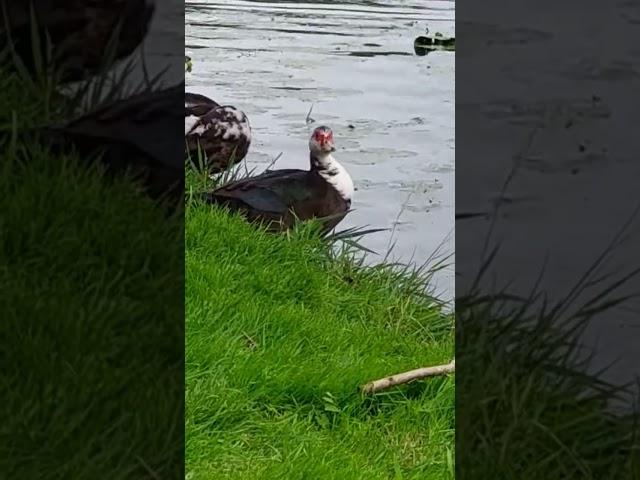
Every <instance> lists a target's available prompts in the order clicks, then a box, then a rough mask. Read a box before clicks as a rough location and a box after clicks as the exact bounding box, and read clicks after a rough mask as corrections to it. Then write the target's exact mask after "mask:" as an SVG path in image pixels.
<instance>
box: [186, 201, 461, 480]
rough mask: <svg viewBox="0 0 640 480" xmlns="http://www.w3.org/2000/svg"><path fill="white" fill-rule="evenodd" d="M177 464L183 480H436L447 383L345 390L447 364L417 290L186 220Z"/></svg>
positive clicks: (427, 302)
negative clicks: (373, 392) (182, 453)
mask: <svg viewBox="0 0 640 480" xmlns="http://www.w3.org/2000/svg"><path fill="white" fill-rule="evenodd" d="M185 228H186V235H185V239H186V240H185V241H186V246H185V250H186V253H185V255H186V265H185V267H186V275H187V281H186V383H187V395H186V399H187V406H186V408H187V410H186V437H187V440H186V464H187V468H186V471H187V478H188V479H192V480H196V479H220V478H229V479H242V478H246V479H275V478H286V479H296V478H300V479H302V478H318V479H356V478H357V479H365V478H366V479H388V478H403V479H407V478H415V479H418V478H420V479H449V478H453V476H454V475H453V470H454V396H455V394H454V380H453V378H433V379H430V380H427V381H423V382H418V383H415V384H412V385H409V386H405V387H404V388H399V389H396V390H395V391H390V392H386V393H381V394H378V395H377V396H375V397H368V398H363V397H362V396H361V395H360V393H359V392H358V386H359V385H361V384H363V383H365V382H367V381H369V380H372V379H375V378H379V377H382V376H385V375H389V374H393V373H397V372H400V371H403V370H409V369H413V368H417V367H419V366H428V365H432V364H439V363H445V362H447V361H449V360H450V359H451V357H452V356H453V317H452V316H447V315H445V314H443V313H442V312H441V310H440V308H439V307H438V306H437V305H436V304H435V303H434V302H433V301H432V299H430V298H429V297H428V296H426V295H425V294H424V288H425V285H424V278H421V277H420V276H418V275H414V276H412V275H410V274H409V273H408V272H405V273H401V272H399V271H397V270H394V269H392V268H391V267H373V268H365V267H361V266H358V265H356V263H354V261H353V259H350V258H349V257H348V255H346V254H344V255H337V256H334V255H332V254H330V251H329V249H328V248H327V245H326V244H325V243H323V242H322V241H321V240H320V239H319V238H318V236H317V235H316V234H315V233H314V231H313V227H312V226H306V227H304V228H301V229H299V230H297V231H295V232H294V233H293V234H292V235H290V236H288V237H287V236H274V235H269V234H266V233H263V232H261V231H259V230H256V229H254V228H253V227H251V226H249V225H247V224H246V223H245V222H243V221H242V220H241V219H239V218H238V217H236V216H233V215H229V214H228V213H227V212H225V211H223V210H220V209H217V208H214V207H209V206H204V205H198V204H192V205H189V206H188V207H187V212H186V223H185Z"/></svg>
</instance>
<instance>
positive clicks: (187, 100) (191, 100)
mask: <svg viewBox="0 0 640 480" xmlns="http://www.w3.org/2000/svg"><path fill="white" fill-rule="evenodd" d="M184 106H185V108H192V107H198V106H201V107H207V106H208V107H209V110H211V109H212V108H215V107H219V106H220V104H219V103H217V102H215V101H214V100H212V99H210V98H209V97H207V96H205V95H201V94H199V93H190V92H184Z"/></svg>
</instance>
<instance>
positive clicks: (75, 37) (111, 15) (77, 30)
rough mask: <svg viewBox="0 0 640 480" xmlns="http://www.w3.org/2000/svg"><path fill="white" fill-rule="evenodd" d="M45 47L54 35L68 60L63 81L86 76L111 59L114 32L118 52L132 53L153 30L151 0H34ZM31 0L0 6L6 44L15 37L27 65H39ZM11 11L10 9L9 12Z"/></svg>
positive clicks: (56, 57)
mask: <svg viewBox="0 0 640 480" xmlns="http://www.w3.org/2000/svg"><path fill="white" fill-rule="evenodd" d="M32 2H33V7H34V9H33V11H34V12H35V17H36V21H37V26H38V29H37V31H38V34H39V35H38V36H39V39H40V45H39V46H38V48H40V51H41V52H45V51H46V46H47V44H46V39H47V35H48V37H49V39H50V40H51V48H52V56H53V61H54V63H55V64H56V65H58V66H62V68H63V71H62V74H63V75H62V78H61V79H59V80H60V81H64V82H74V81H79V80H84V79H87V78H89V77H91V76H92V75H94V74H96V73H98V72H99V71H100V69H101V68H103V67H109V66H110V65H105V60H107V59H105V54H106V52H107V50H108V48H107V46H108V45H109V43H110V42H111V41H112V37H114V36H115V37H117V38H116V39H115V40H116V41H115V42H114V43H112V45H114V47H115V51H114V52H113V53H114V57H115V58H112V59H109V60H111V61H115V60H121V59H123V58H125V57H127V56H129V55H130V54H131V53H133V51H134V50H135V49H136V48H137V47H138V45H140V43H141V42H142V40H143V39H144V37H145V36H146V34H147V31H148V29H149V24H150V22H151V18H152V16H153V12H154V5H153V3H152V2H151V1H150V0H92V1H90V2H87V1H83V0H56V1H51V0H32ZM32 2H31V1H23V0H13V1H8V2H6V5H5V7H6V8H4V9H0V44H3V45H7V44H9V40H11V42H12V43H13V45H14V47H15V51H16V53H17V54H18V56H19V57H20V58H21V59H22V62H23V63H24V64H25V66H26V67H27V69H28V70H29V71H30V72H31V73H34V72H35V71H36V67H35V63H34V58H33V52H34V45H32V41H33V38H34V37H33V35H32V25H31V11H30V7H31V4H32ZM5 13H6V15H5Z"/></svg>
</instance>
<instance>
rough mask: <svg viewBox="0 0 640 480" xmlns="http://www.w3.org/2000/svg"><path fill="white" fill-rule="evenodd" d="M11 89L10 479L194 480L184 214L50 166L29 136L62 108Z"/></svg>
mask: <svg viewBox="0 0 640 480" xmlns="http://www.w3.org/2000/svg"><path fill="white" fill-rule="evenodd" d="M0 85H2V87H3V88H0V105H4V107H5V108H2V109H0V129H1V132H0V158H1V159H2V160H1V161H0V196H1V198H2V199H3V201H2V209H1V210H2V215H0V305H2V321H1V322H0V362H1V364H2V370H1V371H0V389H1V391H2V396H1V398H2V401H1V402H0V425H1V427H0V472H2V474H0V477H2V478H25V479H27V478H40V479H45V480H49V479H60V480H62V479H72V478H79V479H80V478H87V479H88V478H91V479H102V478H108V479H109V480H120V479H122V480H124V479H140V478H173V479H178V478H181V477H182V476H183V458H184V457H183V442H182V440H183V424H184V418H183V408H184V397H183V378H184V351H183V346H184V343H183V341H184V331H183V324H182V322H181V321H180V320H181V319H182V318H183V314H184V310H183V306H184V303H183V298H184V297H183V290H182V288H180V286H181V285H182V284H183V282H184V229H183V226H184V223H183V218H182V214H180V215H178V216H176V217H171V218H167V215H166V212H165V210H164V209H163V208H161V207H160V206H159V205H157V204H155V203H154V202H152V201H151V200H149V199H148V198H146V197H145V196H144V195H143V194H142V193H141V191H140V189H139V188H138V187H137V185H136V184H135V182H133V181H132V180H131V179H129V178H118V179H109V178H107V177H105V176H104V175H103V174H102V172H101V171H100V170H99V169H98V168H97V167H87V165H86V163H87V162H85V160H86V159H78V158H76V157H75V156H73V155H69V156H54V155H51V154H50V153H49V152H48V151H47V150H46V149H45V148H44V147H42V146H40V145H39V144H38V142H37V141H36V140H37V139H36V138H35V137H33V135H26V134H24V132H23V131H22V128H23V127H27V128H28V127H33V126H34V125H40V124H42V123H43V122H46V121H47V119H51V118H52V117H49V116H48V114H45V113H43V111H44V110H47V111H49V112H56V111H60V110H61V109H62V107H63V106H62V105H56V104H53V103H51V102H52V100H53V98H54V97H53V96H51V95H49V93H48V92H44V95H45V96H46V97H47V98H43V97H40V96H39V95H40V94H42V93H43V92H41V91H39V90H37V89H30V88H25V86H24V84H23V82H22V80H21V79H20V78H19V77H18V76H17V75H15V74H8V73H7V72H6V71H4V70H3V68H2V67H0ZM57 98H58V99H61V97H57ZM45 103H46V105H47V107H46V108H45V106H44V104H45ZM52 115H53V114H52ZM176 286H179V287H178V288H176ZM154 475H155V477H154Z"/></svg>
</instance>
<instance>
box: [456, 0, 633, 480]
mask: <svg viewBox="0 0 640 480" xmlns="http://www.w3.org/2000/svg"><path fill="white" fill-rule="evenodd" d="M456 15H457V23H456V30H457V37H458V42H457V44H458V46H457V51H456V56H457V64H456V75H457V78H456V87H457V92H456V94H457V97H456V119H457V122H456V138H457V143H456V192H457V193H456V216H457V219H456V220H457V222H456V224H457V228H456V230H457V231H456V270H457V283H456V299H457V301H456V303H457V307H456V309H457V343H456V350H457V352H456V357H457V366H458V369H457V375H456V382H457V383H456V392H457V404H456V412H457V432H456V438H457V454H456V458H457V478H461V479H470V478H479V479H480V478H482V479H486V478H518V479H524V478H599V479H609V478H611V479H614V478H638V475H639V474H640V473H639V472H640V463H638V453H637V452H638V450H637V448H638V440H637V415H636V414H634V408H635V400H636V399H637V394H638V390H637V387H636V384H635V381H636V378H637V376H638V373H639V371H638V366H637V354H636V350H635V348H634V345H637V343H638V340H640V337H639V335H640V329H638V328H637V327H638V325H639V323H638V315H637V312H638V309H639V307H640V304H639V303H638V299H637V294H638V292H639V291H640V285H639V282H638V278H637V275H636V274H637V273H638V267H639V266H640V265H639V264H638V262H637V260H635V259H634V257H637V255H634V253H637V247H636V246H637V244H638V234H639V233H640V222H639V219H638V205H639V203H640V197H638V194H637V178H638V174H640V164H639V163H638V162H637V161H636V160H637V158H636V157H637V152H638V151H639V147H640V138H639V137H638V135H637V134H636V133H635V132H636V131H637V128H638V124H639V123H640V110H639V109H638V108H637V107H636V105H637V102H636V101H635V96H634V93H635V92H637V91H638V87H640V56H639V55H638V49H637V48H636V46H635V44H634V43H633V42H631V41H630V40H629V39H630V38H633V35H634V33H637V29H638V24H639V22H640V3H638V2H637V1H622V2H614V3H613V4H610V3H603V2H588V4H585V3H584V2H530V1H529V2H527V1H524V0H520V1H517V2H515V3H514V2H511V3H509V4H508V5H507V4H498V3H497V2H489V3H487V2H482V3H481V4H479V3H477V2H472V1H469V0H461V1H458V2H456ZM613 361H615V362H616V363H615V364H613V365H612V362H613Z"/></svg>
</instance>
